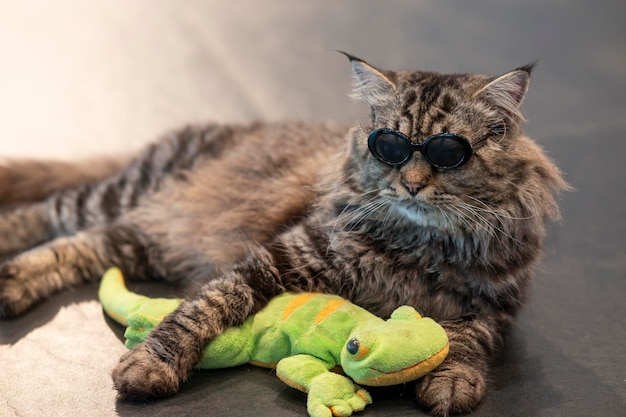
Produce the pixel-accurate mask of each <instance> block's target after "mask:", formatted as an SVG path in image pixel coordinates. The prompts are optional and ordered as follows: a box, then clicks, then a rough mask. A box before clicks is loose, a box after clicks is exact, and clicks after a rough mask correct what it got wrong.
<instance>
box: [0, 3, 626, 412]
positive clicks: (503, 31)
mask: <svg viewBox="0 0 626 417" xmlns="http://www.w3.org/2000/svg"><path fill="white" fill-rule="evenodd" d="M625 18H626V3H624V2H619V1H613V2H609V1H593V2H590V1H582V0H567V1H565V0H561V1H540V0H529V1H524V2H506V1H496V0H492V1H487V0H480V1H463V2H461V1H459V2H441V1H439V2H435V1H376V2H375V1H363V0H360V1H357V0H353V1H342V2H330V1H328V2H321V1H320V2H306V3H305V2H293V1H287V0H282V1H279V0H272V1H269V0H266V1H262V2H261V1H251V0H250V1H241V0H230V1H228V2H223V1H199V0H187V1H185V2H177V1H173V0H172V1H165V0H134V1H123V0H106V1H105V0H90V1H81V0H56V1H51V0H23V1H17V0H16V1H8V0H0V115H1V116H0V120H1V122H0V123H1V125H0V126H1V130H0V157H18V156H36V157H54V158H77V157H84V156H87V155H93V154H99V153H112V154H115V153H119V152H127V151H129V150H134V149H138V148H139V147H141V146H142V145H143V144H145V143H146V142H147V141H150V140H152V139H153V138H154V137H156V136H158V135H159V134H160V133H162V132H164V131H166V130H167V129H169V128H173V127H176V126H180V125H181V124H184V123H187V122H194V121H204V120H215V121H224V122H226V121H237V122H241V121H249V120H255V119H263V120H268V119H284V118H290V119H307V120H326V119H338V120H342V121H354V120H361V119H363V118H365V117H367V113H366V109H365V108H364V106H363V105H362V104H357V103H352V102H351V101H350V99H349V98H348V97H347V93H348V92H349V91H350V88H351V76H350V69H349V65H348V63H347V61H346V60H345V58H344V57H342V56H340V55H339V54H337V53H335V52H334V50H335V49H342V50H347V51H349V52H351V53H353V54H355V55H357V56H360V57H362V58H364V59H366V60H368V61H370V62H371V63H372V64H374V65H376V66H379V67H381V68H389V69H401V68H421V69H427V70H436V71H444V72H468V71H478V72H485V73H489V74H493V75H497V74H500V73H503V72H506V71H507V70H510V69H512V68H515V67H518V66H521V65H524V64H526V63H528V62H531V61H535V60H539V64H538V66H537V69H536V72H535V73H534V75H533V83H532V86H531V89H530V92H529V95H528V98H527V101H526V105H525V107H526V114H527V116H528V120H529V122H528V125H527V129H528V131H529V132H530V134H531V135H532V136H533V137H535V138H536V139H537V140H538V142H539V143H540V144H541V145H542V146H543V147H545V148H546V149H547V151H548V152H549V154H550V155H551V156H552V157H553V158H554V159H555V160H556V161H557V163H558V164H559V166H560V167H561V168H562V169H563V170H564V171H565V172H566V174H567V180H568V181H569V182H570V183H571V184H572V185H573V186H574V188H575V189H576V190H575V192H571V193H567V194H566V195H563V198H562V207H563V215H564V221H563V222H562V223H561V224H557V225H554V226H553V227H552V231H551V235H550V238H549V240H548V243H547V245H546V254H545V258H544V261H543V262H542V264H541V265H540V268H539V270H538V273H537V279H536V281H535V285H534V296H533V299H532V301H531V302H530V303H529V304H528V305H527V306H526V308H525V309H524V310H523V313H522V314H521V315H520V317H519V319H518V321H517V322H516V324H515V326H514V327H513V328H512V330H511V334H510V337H509V339H510V340H509V344H508V348H507V350H506V351H505V352H504V354H503V357H502V358H501V360H500V361H499V362H498V364H497V366H496V369H495V371H494V373H493V381H492V384H491V390H490V391H489V394H488V395H487V397H486V399H485V401H484V402H483V404H482V406H481V407H480V408H479V409H478V411H477V412H476V413H474V415H476V416H533V417H534V416H568V417H570V416H620V415H626V410H625V405H626V353H625V352H626V348H625V347H624V345H625V343H626V307H625V301H624V298H625V296H626V277H625V275H626V251H625V246H626V245H625V244H624V236H625V232H626V221H625V220H624V217H625V216H626V193H625V190H626V186H625V182H626V168H625V165H626V138H625V137H624V136H625V133H626V99H625V98H624V96H625V94H626V65H625V64H626V30H625V29H624V21H625ZM0 238H1V237H0ZM96 290H97V287H96V286H95V285H93V286H87V287H84V288H79V289H75V290H73V291H69V292H65V293H63V294H60V295H57V296H55V297H54V298H53V299H52V300H51V302H49V303H47V304H44V305H42V306H40V307H38V308H37V309H35V310H34V311H32V312H31V313H29V314H28V315H27V316H25V317H23V318H21V319H18V320H10V321H4V322H0V416H20V417H21V416H42V415H45V416H90V415H93V416H113V415H120V416H131V415H132V416H153V417H154V416H172V415H216V416H217V415H219V416H223V415H230V416H249V415H252V414H257V415H264V414H267V415H271V416H275V417H278V416H292V415H304V414H305V405H304V404H305V397H304V395H302V394H300V393H298V392H297V391H295V390H292V389H290V388H287V387H285V386H284V385H282V383H280V381H278V379H277V378H275V376H274V375H268V371H267V370H262V369H258V368H254V367H249V366H244V367H240V368H237V369H233V370H225V371H217V372H201V373H198V374H196V375H194V377H193V378H192V380H191V381H190V382H189V383H188V384H187V385H185V386H184V388H183V390H182V392H181V393H180V394H179V395H178V396H176V397H173V398H170V399H167V400H163V401H159V402H155V403H150V404H129V403H124V402H118V401H117V400H116V398H115V392H114V390H113V389H112V385H111V381H110V377H109V373H110V370H111V369H112V367H113V366H114V365H115V363H116V360H117V358H118V357H119V356H120V355H121V354H122V353H123V352H124V347H123V345H122V343H121V340H120V338H121V328H120V327H119V326H117V325H115V324H114V323H112V322H110V321H109V320H107V319H106V318H104V317H103V315H102V311H101V309H100V306H99V304H98V303H97V301H95V295H96ZM150 290H152V291H160V292H161V293H163V294H170V293H172V291H173V290H172V289H169V288H162V287H160V288H151V289H150ZM373 392H374V398H375V403H374V405H373V406H371V407H370V408H369V409H367V410H366V411H365V412H363V413H361V415H363V416H383V415H393V416H400V415H422V414H423V412H422V411H420V410H419V409H417V408H416V406H415V405H414V404H413V402H412V399H411V398H412V387H411V386H406V387H404V386H400V387H391V388H388V389H379V390H374V391H373Z"/></svg>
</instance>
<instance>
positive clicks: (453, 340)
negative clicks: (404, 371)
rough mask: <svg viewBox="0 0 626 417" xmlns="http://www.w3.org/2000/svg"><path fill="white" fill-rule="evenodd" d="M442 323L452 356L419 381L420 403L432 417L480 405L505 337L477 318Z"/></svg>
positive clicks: (457, 412) (462, 411) (469, 409)
mask: <svg viewBox="0 0 626 417" xmlns="http://www.w3.org/2000/svg"><path fill="white" fill-rule="evenodd" d="M439 323H440V324H441V326H442V327H443V328H444V329H445V330H446V333H447V334H448V339H449V341H450V353H449V354H448V356H447V357H446V359H445V360H444V361H443V363H442V364H441V365H439V367H438V368H436V369H435V370H434V371H432V372H431V373H429V374H427V375H426V376H425V377H424V378H422V379H421V380H420V381H418V384H417V401H418V402H419V403H420V404H421V405H422V406H424V407H426V408H427V409H429V410H430V411H431V413H432V414H433V415H435V416H446V417H447V416H449V415H452V414H463V413H467V412H470V411H472V410H473V409H474V408H476V406H477V405H478V404H479V403H480V401H481V400H482V398H483V396H484V394H485V389H486V385H487V377H488V373H489V367H490V364H491V362H492V359H493V357H494V356H495V355H496V353H497V351H498V350H499V349H500V348H501V345H502V338H501V335H500V333H499V332H498V330H497V328H496V326H495V325H494V324H493V323H491V322H489V321H483V320H480V319H477V318H468V319H466V320H449V321H445V320H443V321H440V322H439Z"/></svg>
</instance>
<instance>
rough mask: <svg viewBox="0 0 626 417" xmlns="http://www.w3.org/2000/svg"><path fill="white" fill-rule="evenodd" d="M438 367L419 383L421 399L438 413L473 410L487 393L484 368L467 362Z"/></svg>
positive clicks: (419, 399) (432, 410)
mask: <svg viewBox="0 0 626 417" xmlns="http://www.w3.org/2000/svg"><path fill="white" fill-rule="evenodd" d="M445 365H446V364H445V362H444V366H442V367H440V368H438V369H436V370H434V371H433V372H431V373H430V374H428V375H426V376H425V377H424V378H422V379H421V380H420V381H419V382H418V384H417V401H418V402H419V403H420V404H421V405H422V406H424V407H426V408H427V409H429V410H430V412H431V413H432V414H433V415H435V416H442V417H444V416H445V417H447V416H449V415H451V414H464V413H468V412H470V411H472V410H473V409H475V408H476V406H477V405H478V404H479V403H480V401H481V400H482V398H483V396H484V395H485V386H486V383H485V377H484V375H483V372H482V371H480V370H478V369H476V368H474V367H472V366H470V365H467V364H463V363H454V364H448V366H445Z"/></svg>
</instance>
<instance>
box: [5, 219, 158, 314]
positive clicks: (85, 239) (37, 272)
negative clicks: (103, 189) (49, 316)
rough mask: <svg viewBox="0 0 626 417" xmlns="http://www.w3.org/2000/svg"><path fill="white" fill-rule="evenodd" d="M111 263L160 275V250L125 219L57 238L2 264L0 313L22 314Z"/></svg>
mask: <svg viewBox="0 0 626 417" xmlns="http://www.w3.org/2000/svg"><path fill="white" fill-rule="evenodd" d="M111 266H117V267H119V268H121V269H122V270H123V271H124V272H125V273H126V274H128V276H129V277H133V278H138V279H141V278H148V277H150V278H152V277H155V278H156V277H163V276H164V268H163V266H162V265H161V254H160V250H159V247H158V245H155V244H154V243H153V242H152V241H151V240H150V239H149V238H148V237H147V236H146V235H144V234H142V232H141V230H140V229H139V228H137V227H133V226H130V225H126V224H113V225H109V226H105V227H100V228H94V229H89V230H86V231H83V232H79V233H77V234H75V235H72V236H68V237H61V238H57V239H55V240H53V241H51V242H49V243H47V244H44V245H41V246H38V247H36V248H34V249H31V250H29V251H26V252H23V253H21V254H20V255H18V256H16V257H14V258H12V259H10V260H8V261H6V262H4V263H3V264H2V265H0V318H8V317H15V316H18V315H20V314H22V313H23V312H24V311H26V310H27V309H28V308H30V307H31V306H32V305H34V304H35V303H37V302H39V301H41V300H43V299H45V298H47V297H49V296H50V295H51V294H53V293H55V292H57V291H59V290H61V289H64V288H67V287H69V286H72V285H77V284H80V283H84V282H89V281H94V280H97V279H99V278H100V277H101V276H102V274H103V273H104V272H105V270H106V269H107V268H109V267H111Z"/></svg>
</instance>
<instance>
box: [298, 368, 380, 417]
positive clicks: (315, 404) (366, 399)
mask: <svg viewBox="0 0 626 417" xmlns="http://www.w3.org/2000/svg"><path fill="white" fill-rule="evenodd" d="M371 403H372V397H371V396H370V395H369V393H368V392H367V391H365V390H364V389H363V388H361V387H359V386H358V385H356V384H354V383H353V382H352V381H351V380H350V379H348V378H346V377H345V376H342V375H338V374H335V373H332V372H329V373H325V374H322V375H318V376H316V377H315V379H313V381H312V382H311V387H310V389H309V397H308V400H307V410H308V412H309V415H311V417H331V416H335V417H344V416H349V415H352V413H353V412H355V411H362V410H363V409H364V408H365V406H366V405H368V404H371Z"/></svg>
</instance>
